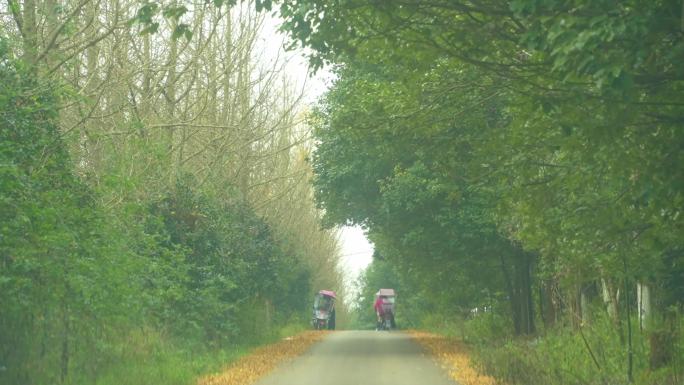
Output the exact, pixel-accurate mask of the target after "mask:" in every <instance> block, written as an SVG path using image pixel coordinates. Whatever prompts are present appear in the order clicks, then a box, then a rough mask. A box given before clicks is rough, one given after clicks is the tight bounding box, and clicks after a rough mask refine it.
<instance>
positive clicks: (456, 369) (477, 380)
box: [409, 330, 497, 385]
mask: <svg viewBox="0 0 684 385" xmlns="http://www.w3.org/2000/svg"><path fill="white" fill-rule="evenodd" d="M409 334H410V335H411V337H413V339H414V340H415V341H416V342H418V343H419V344H420V345H422V346H423V348H425V349H426V350H427V351H428V352H430V353H431V354H432V356H433V357H434V358H435V359H436V360H437V361H438V362H439V363H440V364H441V365H442V367H443V368H444V369H446V370H447V372H448V373H449V377H451V378H452V379H454V380H456V381H457V382H458V383H459V384H460V385H497V382H496V380H495V379H494V378H493V377H490V376H487V375H484V374H480V373H479V372H478V371H477V370H475V368H473V366H472V363H471V361H470V357H469V356H468V348H467V347H466V346H465V344H464V343H463V342H462V341H459V340H456V339H453V338H447V337H443V336H439V335H436V334H432V333H426V332H421V331H416V330H411V331H409Z"/></svg>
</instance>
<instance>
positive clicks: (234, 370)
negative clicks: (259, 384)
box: [197, 330, 328, 385]
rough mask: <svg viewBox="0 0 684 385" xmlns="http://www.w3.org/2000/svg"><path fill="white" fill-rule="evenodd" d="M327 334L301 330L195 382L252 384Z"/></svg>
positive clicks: (259, 348) (221, 384)
mask: <svg viewBox="0 0 684 385" xmlns="http://www.w3.org/2000/svg"><path fill="white" fill-rule="evenodd" d="M327 333H328V332H327V331H313V330H308V331H303V332H301V333H299V334H297V335H295V336H288V337H286V338H285V339H281V340H280V341H278V342H276V343H273V344H268V345H265V346H261V347H258V348H256V349H254V350H252V351H250V352H249V354H247V355H244V356H242V357H241V358H240V359H238V360H236V361H235V362H233V363H231V364H230V365H227V366H225V367H224V369H223V370H222V371H221V372H220V373H217V374H212V375H208V376H204V377H202V378H200V379H199V380H198V381H197V385H248V384H252V383H254V382H255V381H256V380H258V379H259V378H261V377H262V376H264V375H266V374H267V373H269V372H270V371H271V370H273V369H274V368H275V367H276V365H278V364H279V363H281V362H283V361H286V360H289V359H292V358H294V357H296V356H298V355H300V354H302V353H303V352H304V351H306V350H307V349H308V348H309V347H310V346H311V345H312V344H313V343H315V342H317V341H319V340H320V339H321V338H323V337H324V336H325V335H326V334H327Z"/></svg>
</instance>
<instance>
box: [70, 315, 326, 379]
mask: <svg viewBox="0 0 684 385" xmlns="http://www.w3.org/2000/svg"><path fill="white" fill-rule="evenodd" d="M306 329H307V328H306V325H304V324H302V323H299V322H293V323H288V324H286V325H284V326H283V327H281V328H277V329H275V328H274V330H272V332H271V333H269V335H267V336H261V337H259V338H253V339H252V341H248V340H243V341H240V342H239V343H236V344H234V345H229V346H220V347H219V346H212V344H211V343H210V342H207V341H202V340H201V339H197V340H194V341H193V340H192V339H178V338H175V339H174V338H170V337H168V336H165V335H163V334H161V333H159V332H157V331H155V330H151V329H144V328H141V329H138V330H136V331H134V332H131V333H129V334H128V335H127V337H126V338H124V339H123V340H119V341H117V343H115V344H111V345H110V346H108V347H107V348H105V349H100V353H99V354H96V355H93V356H92V357H91V358H90V360H88V361H89V362H88V363H87V365H83V364H81V365H77V366H78V367H72V371H71V374H70V376H69V377H68V378H67V379H66V381H65V382H64V383H65V384H68V385H154V384H159V385H193V384H196V383H197V382H198V379H202V378H204V379H206V378H209V377H212V376H215V375H216V374H217V373H222V372H224V371H225V370H226V368H228V367H233V366H234V365H235V364H236V363H239V362H242V361H241V360H242V359H244V358H246V357H251V356H254V355H257V356H259V355H261V354H263V353H264V352H270V354H273V352H274V351H275V350H277V349H282V346H283V345H282V342H283V340H284V339H285V338H293V337H292V336H296V337H294V338H298V339H297V341H298V349H306V348H307V347H308V346H309V345H310V343H313V342H315V340H317V338H318V337H317V336H307V337H306V338H302V337H301V336H302V335H306V333H303V331H304V330H306ZM288 342H289V341H288ZM305 342H306V343H305ZM286 351H287V352H289V353H288V354H295V353H297V352H299V350H296V349H295V350H292V349H290V350H286ZM276 355H277V356H279V357H281V358H282V359H284V358H287V357H285V356H283V354H276ZM80 361H85V359H81V360H80ZM74 364H76V363H74ZM252 366H253V367H254V369H255V370H256V369H258V370H257V372H258V373H259V374H260V375H261V374H264V373H263V371H264V370H266V369H267V368H265V367H262V368H258V367H255V366H254V365H252ZM269 368H270V366H269ZM237 383H240V384H243V383H246V382H237ZM229 384H230V382H229Z"/></svg>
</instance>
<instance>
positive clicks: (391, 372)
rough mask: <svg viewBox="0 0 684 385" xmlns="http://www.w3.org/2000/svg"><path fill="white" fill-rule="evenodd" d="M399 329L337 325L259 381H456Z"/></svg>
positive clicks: (358, 384) (273, 384)
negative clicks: (342, 328)
mask: <svg viewBox="0 0 684 385" xmlns="http://www.w3.org/2000/svg"><path fill="white" fill-rule="evenodd" d="M454 384H455V383H454V382H453V381H451V380H450V379H449V378H448V377H447V375H446V373H444V372H443V371H442V369H440V368H439V367H438V366H437V364H435V363H434V362H433V361H432V360H431V359H430V357H428V356H426V355H425V354H424V353H423V351H422V349H421V347H420V346H418V345H417V344H416V343H414V342H413V341H412V340H411V337H409V336H408V335H406V334H404V333H401V332H394V331H393V332H376V331H337V332H333V333H330V335H328V336H326V337H325V338H324V339H323V341H321V342H319V343H317V344H316V345H314V346H313V347H312V348H311V349H309V351H307V352H306V353H305V354H303V355H302V356H299V357H297V358H295V359H294V360H292V361H290V362H287V363H285V364H283V365H281V366H279V367H278V368H276V369H275V370H274V371H273V372H271V373H270V374H269V375H267V376H266V377H264V378H262V379H261V380H260V381H259V382H257V385H454Z"/></svg>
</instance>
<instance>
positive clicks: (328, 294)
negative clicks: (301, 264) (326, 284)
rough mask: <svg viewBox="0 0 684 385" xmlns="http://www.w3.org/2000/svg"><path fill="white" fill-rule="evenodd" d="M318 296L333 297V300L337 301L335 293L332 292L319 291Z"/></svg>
mask: <svg viewBox="0 0 684 385" xmlns="http://www.w3.org/2000/svg"><path fill="white" fill-rule="evenodd" d="M318 294H323V295H324V296H327V297H333V298H335V299H337V296H336V295H335V292H334V291H332V290H321V291H319V292H318Z"/></svg>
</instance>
